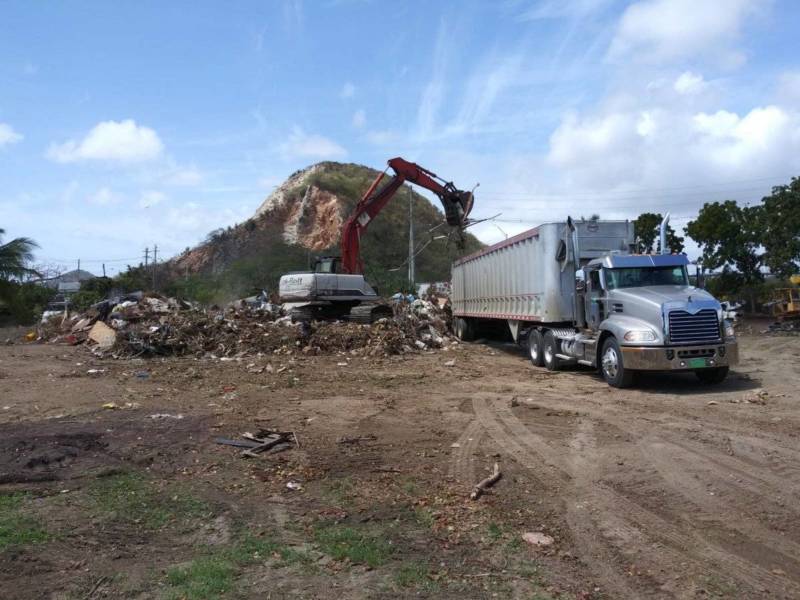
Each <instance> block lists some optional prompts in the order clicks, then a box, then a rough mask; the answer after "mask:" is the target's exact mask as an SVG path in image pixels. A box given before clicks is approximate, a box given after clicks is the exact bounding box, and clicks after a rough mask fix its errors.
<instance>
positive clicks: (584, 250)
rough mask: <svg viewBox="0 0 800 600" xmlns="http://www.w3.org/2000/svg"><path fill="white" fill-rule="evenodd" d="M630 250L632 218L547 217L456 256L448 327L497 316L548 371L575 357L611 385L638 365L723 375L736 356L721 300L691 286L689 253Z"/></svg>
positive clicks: (472, 328) (489, 322)
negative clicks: (548, 219) (552, 219)
mask: <svg viewBox="0 0 800 600" xmlns="http://www.w3.org/2000/svg"><path fill="white" fill-rule="evenodd" d="M668 218H669V216H667V217H665V220H664V223H662V226H661V248H662V249H663V251H664V252H665V253H663V254H635V253H634V252H633V249H634V247H635V246H634V232H633V223H632V222H629V221H601V220H581V221H573V220H572V219H568V220H567V221H566V222H560V223H546V224H543V225H540V226H538V227H535V228H533V229H530V230H528V231H525V232H523V233H521V234H519V235H517V236H514V237H512V238H509V239H507V240H505V241H503V242H500V243H498V244H495V245H493V246H490V247H488V248H485V249H483V250H480V251H478V252H475V253H473V254H470V255H468V256H464V257H462V258H460V259H459V260H457V261H456V262H455V263H453V267H452V291H451V302H452V308H453V316H454V321H453V327H454V329H455V333H456V335H457V336H458V337H459V338H460V339H462V340H465V341H469V340H471V339H474V338H475V336H476V334H477V333H478V332H480V331H481V330H482V329H484V328H486V327H487V326H496V325H498V324H502V325H503V326H507V327H508V329H509V330H510V333H511V336H512V338H513V339H514V341H515V342H517V343H519V344H520V345H523V346H524V347H526V348H527V351H528V354H529V356H530V359H531V362H532V363H533V364H534V365H535V366H537V367H546V368H547V369H549V370H551V371H555V370H558V369H559V368H561V367H562V366H564V365H568V364H576V363H577V364H581V365H586V366H590V367H593V368H597V369H599V371H600V373H601V375H602V376H603V378H604V379H605V380H606V382H608V384H609V385H611V386H614V387H620V388H622V387H628V386H630V385H631V384H632V383H633V380H634V375H635V373H636V372H638V371H692V372H694V373H695V374H696V375H697V377H698V379H699V380H700V381H701V382H704V383H709V384H712V383H720V382H722V381H723V380H724V379H725V377H726V376H727V374H728V369H729V367H730V366H731V365H734V364H736V363H737V362H738V356H739V353H738V346H737V343H736V339H735V337H734V332H733V326H732V324H731V323H729V322H727V321H726V320H724V319H723V311H722V307H721V306H720V303H719V302H718V301H717V300H716V299H715V298H714V297H713V296H712V295H711V294H709V293H708V292H706V291H705V290H702V289H699V288H696V287H693V286H691V285H689V276H688V273H687V265H688V264H689V261H688V259H687V258H686V256H685V255H680V254H667V253H666V251H667V249H666V243H665V242H666V239H665V238H666V235H665V229H666V223H667V221H668Z"/></svg>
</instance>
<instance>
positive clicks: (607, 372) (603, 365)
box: [600, 336, 634, 388]
mask: <svg viewBox="0 0 800 600" xmlns="http://www.w3.org/2000/svg"><path fill="white" fill-rule="evenodd" d="M600 373H601V374H602V375H603V379H605V380H606V383H607V384H608V385H610V386H611V387H615V388H626V387H630V386H631V384H633V375H634V372H633V371H631V370H629V369H626V368H625V365H624V364H623V361H622V350H620V348H619V343H617V340H616V338H614V337H613V336H611V337H607V338H606V341H605V342H603V350H602V352H601V353H600Z"/></svg>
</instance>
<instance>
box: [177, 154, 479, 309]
mask: <svg viewBox="0 0 800 600" xmlns="http://www.w3.org/2000/svg"><path fill="white" fill-rule="evenodd" d="M377 174H378V172H377V171H375V170H374V169H370V168H368V167H364V166H361V165H356V164H342V163H336V162H322V163H318V164H315V165H312V166H310V167H308V168H306V169H303V170H301V171H298V172H296V173H294V174H292V175H291V176H290V177H289V178H288V179H287V180H286V181H285V182H284V183H283V184H282V185H280V186H279V187H277V188H276V189H275V190H274V191H273V192H272V193H271V194H270V195H269V196H268V197H267V198H266V200H264V202H263V203H262V204H261V206H260V207H259V208H258V210H257V211H256V213H255V214H254V215H253V217H252V218H250V219H248V220H247V221H245V222H244V223H241V224H238V225H235V226H233V227H229V228H227V229H219V230H216V231H213V232H211V233H210V234H209V236H208V238H207V239H206V241H205V242H204V243H202V244H200V245H199V246H197V247H196V248H193V249H189V250H187V251H185V252H184V253H183V254H181V255H180V256H178V257H176V258H174V259H172V260H171V261H170V262H169V263H168V265H167V267H166V269H165V272H166V273H167V274H168V275H169V279H170V280H171V281H172V283H171V287H172V288H173V290H174V291H175V292H176V293H182V295H186V296H194V297H198V298H199V299H201V300H217V301H219V300H222V299H227V298H229V297H235V296H241V295H244V294H248V293H250V291H251V290H253V289H256V288H260V287H264V288H266V289H269V290H274V289H275V288H276V285H277V280H278V278H279V277H280V275H281V274H282V273H285V272H288V271H292V270H303V269H307V268H308V267H309V265H310V264H311V262H312V261H313V257H314V256H322V255H338V254H339V247H338V244H339V240H340V235H341V229H342V224H343V223H344V221H345V220H346V219H347V216H348V215H349V214H350V213H351V212H352V211H353V209H354V208H355V205H356V203H357V202H358V201H359V199H360V198H361V196H362V194H363V193H364V191H365V190H367V189H368V187H369V185H370V184H371V182H372V180H373V179H374V178H375V177H376V176H377ZM409 193H411V194H412V197H413V202H414V229H415V239H416V245H417V248H422V247H423V246H424V249H422V250H421V252H419V254H418V255H417V257H416V272H417V280H418V281H440V280H447V279H449V277H450V264H451V262H452V261H453V259H454V258H456V257H458V256H459V255H461V254H464V253H468V252H472V251H474V250H476V249H478V248H480V247H481V243H480V242H479V241H478V240H477V238H475V237H474V236H472V235H469V234H468V235H467V236H466V237H467V239H466V247H465V248H464V249H463V250H460V249H458V248H457V247H456V245H455V243H454V242H453V241H450V242H448V241H447V240H445V239H437V240H433V239H432V238H433V237H434V236H435V235H441V234H442V233H446V231H445V229H446V226H440V227H438V228H437V229H434V228H436V227H437V226H439V225H440V224H441V223H442V221H443V219H444V217H443V214H442V212H441V211H440V210H439V209H438V207H436V206H434V205H433V204H431V202H430V201H429V200H428V199H427V198H425V197H424V196H421V195H420V194H418V193H416V191H413V190H411V191H410V188H408V187H404V188H402V189H401V190H400V191H398V193H397V195H396V196H395V198H394V200H393V201H391V202H390V203H389V204H388V205H387V206H386V208H385V209H384V210H383V212H382V213H381V214H380V216H379V217H378V218H376V219H375V220H374V221H373V222H372V223H371V224H370V227H369V229H368V230H367V232H366V234H365V235H364V237H363V238H362V244H361V252H362V257H363V259H364V263H365V268H366V275H367V278H368V279H369V280H370V281H371V282H373V283H374V284H376V285H378V286H379V287H380V288H381V290H384V291H388V290H390V289H395V288H400V287H402V286H403V284H404V282H405V278H406V268H405V266H404V264H405V261H406V258H407V255H408V194H409ZM398 268H399V269H398ZM205 288H207V289H205ZM204 296H208V297H204Z"/></svg>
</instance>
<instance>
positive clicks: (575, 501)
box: [473, 396, 638, 598]
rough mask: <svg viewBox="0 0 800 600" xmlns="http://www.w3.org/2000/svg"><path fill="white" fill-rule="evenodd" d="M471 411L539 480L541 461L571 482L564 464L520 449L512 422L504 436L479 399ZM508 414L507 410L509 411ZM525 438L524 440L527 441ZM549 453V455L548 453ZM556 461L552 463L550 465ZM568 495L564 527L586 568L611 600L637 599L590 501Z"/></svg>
mask: <svg viewBox="0 0 800 600" xmlns="http://www.w3.org/2000/svg"><path fill="white" fill-rule="evenodd" d="M473 408H474V410H475V416H476V417H477V419H478V420H479V421H480V422H481V423H483V425H484V426H485V427H486V430H487V432H488V433H489V435H491V436H492V438H494V440H495V442H496V443H497V444H498V445H500V447H501V448H502V449H504V450H505V451H506V452H508V453H509V454H510V455H511V457H512V458H513V459H514V460H516V461H517V462H518V463H519V464H520V465H522V466H523V467H525V468H527V469H529V470H531V471H532V472H533V473H534V475H535V476H536V477H538V478H542V473H541V472H540V467H541V466H542V461H543V460H544V461H545V463H547V462H550V464H549V465H547V466H548V467H549V468H548V471H550V472H551V473H550V474H551V476H552V477H555V478H557V479H559V480H560V481H561V482H562V483H565V484H568V483H570V480H571V477H570V476H569V475H568V474H567V473H566V472H565V470H564V469H565V468H567V464H566V463H565V462H562V461H561V460H556V461H547V460H546V459H545V458H544V457H541V456H540V455H537V454H534V453H532V452H531V451H529V450H526V449H525V448H524V447H523V446H521V445H520V444H519V443H517V441H516V438H517V437H519V436H518V434H519V427H518V426H517V425H516V424H515V423H514V422H513V421H512V427H511V433H507V432H506V431H505V430H504V429H503V427H501V425H500V423H499V422H498V420H496V419H495V417H494V415H493V414H492V409H491V408H490V407H489V405H488V403H487V402H486V400H485V399H483V398H481V397H477V396H475V397H473ZM509 412H510V411H509ZM519 425H522V424H521V423H520V424H519ZM522 427H523V428H524V425H522ZM527 437H528V436H524V435H523V438H524V439H526V441H527ZM548 454H550V452H548ZM553 462H555V464H552V463H553ZM570 496H571V494H567V495H566V498H565V504H566V508H567V525H568V527H569V528H570V531H571V532H572V535H573V537H574V538H575V542H576V544H575V545H576V546H577V547H578V548H580V550H581V551H582V553H583V554H584V555H585V557H586V558H587V559H588V560H586V562H587V564H588V565H589V569H590V570H591V571H592V573H593V574H594V576H595V577H597V578H598V580H599V581H600V582H602V585H603V586H604V588H605V589H606V591H608V592H610V594H611V597H613V598H635V597H637V596H638V594H637V592H636V591H635V590H634V588H633V587H631V586H630V585H629V584H628V582H627V581H626V580H625V578H624V577H623V576H622V575H621V574H620V573H619V570H618V569H617V568H615V565H614V562H615V561H614V560H613V557H612V556H610V554H609V551H608V549H607V547H606V546H605V545H604V544H602V543H600V542H599V540H600V539H602V537H603V535H602V533H601V532H600V531H599V530H598V528H597V526H596V524H595V523H594V522H593V520H592V519H591V517H590V515H589V506H590V505H591V503H590V502H587V501H586V499H585V498H582V497H575V498H572V497H570Z"/></svg>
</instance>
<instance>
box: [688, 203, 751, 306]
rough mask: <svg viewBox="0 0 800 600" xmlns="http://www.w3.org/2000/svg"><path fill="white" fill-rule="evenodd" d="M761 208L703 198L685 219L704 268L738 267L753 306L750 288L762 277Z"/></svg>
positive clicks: (742, 286) (742, 285) (737, 269)
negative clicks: (694, 215) (695, 212)
mask: <svg viewBox="0 0 800 600" xmlns="http://www.w3.org/2000/svg"><path fill="white" fill-rule="evenodd" d="M761 212H762V207H760V206H757V207H745V208H742V207H740V206H739V205H738V204H736V202H735V201H733V200H726V201H725V202H711V203H708V202H707V203H706V204H705V205H703V208H702V209H700V213H699V214H698V215H697V219H695V220H694V221H689V224H688V225H687V226H686V233H687V234H689V237H690V238H692V239H693V240H694V241H695V242H697V245H698V246H700V248H701V249H702V256H701V257H700V263H701V264H702V266H703V267H704V268H706V269H719V268H723V269H730V268H731V267H733V268H735V269H736V271H738V273H739V274H740V275H741V278H740V279H739V281H740V282H741V283H740V285H741V288H747V289H748V291H749V292H750V304H751V309H753V310H754V309H755V299H754V297H755V296H754V290H753V288H754V286H755V285H757V284H759V283H761V282H762V281H763V280H764V275H763V274H762V273H761V264H762V257H761V255H760V254H758V250H759V247H760V245H761V242H762V240H763V236H762V235H761V232H760V229H761V228H760V225H761ZM741 288H740V289H741ZM732 291H738V290H732Z"/></svg>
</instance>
